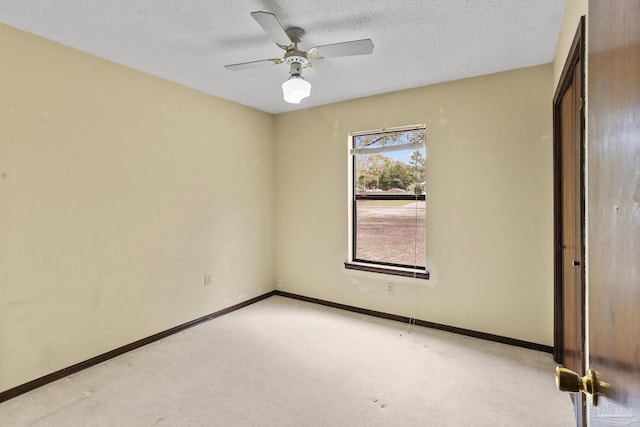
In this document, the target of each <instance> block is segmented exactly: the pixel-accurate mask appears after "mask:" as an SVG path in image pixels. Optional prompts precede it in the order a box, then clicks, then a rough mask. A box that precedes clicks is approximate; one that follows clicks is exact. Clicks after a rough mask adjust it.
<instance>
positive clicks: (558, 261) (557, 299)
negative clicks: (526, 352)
mask: <svg viewBox="0 0 640 427" xmlns="http://www.w3.org/2000/svg"><path fill="white" fill-rule="evenodd" d="M585 33H586V31H585V17H584V16H582V17H581V18H580V22H579V24H578V29H577V31H576V34H575V36H574V39H573V43H572V44H571V49H570V50H569V54H568V56H567V60H566V62H565V64H564V67H563V69H562V74H561V75H560V80H559V83H558V86H557V89H556V93H555V95H554V97H553V170H554V172H553V193H554V203H553V205H554V206H553V215H554V227H553V228H554V232H553V240H554V242H553V243H554V269H553V270H554V337H553V338H554V345H553V358H554V360H555V361H556V362H557V363H563V361H564V328H563V326H564V318H565V317H564V316H565V313H564V309H563V304H564V298H563V286H562V285H563V266H562V256H563V255H562V244H563V243H562V240H563V239H562V235H563V234H562V231H563V228H562V227H563V224H562V213H563V212H562V167H563V163H562V162H563V156H562V145H561V142H562V137H561V133H562V124H561V121H560V117H561V106H562V104H561V101H562V97H563V95H564V93H565V92H566V91H567V89H568V87H569V86H570V85H571V84H572V82H573V74H574V71H575V68H576V65H577V63H578V61H580V64H581V67H580V68H581V69H580V73H581V75H582V78H581V85H580V86H581V87H580V99H581V100H582V102H581V108H580V113H579V114H580V129H579V133H580V150H579V151H580V162H579V164H580V166H579V176H580V182H581V185H580V206H579V212H580V229H581V234H582V247H581V248H580V251H581V252H582V253H581V259H582V260H584V259H585V252H586V251H585V182H586V181H585V179H586V177H585V170H584V169H585V168H584V165H585V111H584V105H585V58H586V49H585ZM581 272H582V273H581V277H580V282H581V283H580V286H581V288H582V295H583V298H582V301H581V303H580V305H581V308H580V310H581V319H580V320H579V321H580V322H581V334H582V343H583V357H582V360H583V362H582V363H583V365H584V363H585V359H584V344H585V321H584V320H585V298H584V296H585V268H582V269H581ZM583 368H584V366H583Z"/></svg>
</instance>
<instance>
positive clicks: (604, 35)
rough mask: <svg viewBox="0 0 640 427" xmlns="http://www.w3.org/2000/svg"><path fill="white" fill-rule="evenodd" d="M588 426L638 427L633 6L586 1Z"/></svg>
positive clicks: (639, 252) (639, 181)
mask: <svg viewBox="0 0 640 427" xmlns="http://www.w3.org/2000/svg"><path fill="white" fill-rule="evenodd" d="M588 21H589V23H588V32H589V37H588V39H589V53H588V73H587V75H588V110H589V111H588V119H589V120H588V123H589V124H588V199H587V203H588V205H587V206H588V208H587V211H588V226H587V229H588V239H589V241H588V268H587V271H588V288H589V312H588V316H589V319H588V322H589V323H588V335H589V347H588V365H589V366H588V367H590V368H591V369H593V370H594V371H595V372H596V379H597V380H599V381H601V382H605V383H607V384H608V386H606V387H604V388H603V390H602V393H603V394H602V396H604V397H600V398H599V400H598V403H597V406H591V405H590V406H589V408H588V419H589V426H592V427H593V426H598V427H599V426H611V425H622V426H627V425H640V0H606V1H604V0H590V1H589V18H588Z"/></svg>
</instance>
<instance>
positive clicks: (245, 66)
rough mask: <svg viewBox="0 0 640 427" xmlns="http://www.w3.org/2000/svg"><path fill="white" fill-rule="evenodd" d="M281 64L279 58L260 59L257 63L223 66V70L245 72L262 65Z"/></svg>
mask: <svg viewBox="0 0 640 427" xmlns="http://www.w3.org/2000/svg"><path fill="white" fill-rule="evenodd" d="M281 63H282V59H281V58H272V59H261V60H259V61H251V62H241V63H239V64H230V65H225V66H224V68H226V69H227V70H231V71H240V70H246V69H248V68H257V67H262V66H264V65H277V64H281Z"/></svg>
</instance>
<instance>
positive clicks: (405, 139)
mask: <svg viewBox="0 0 640 427" xmlns="http://www.w3.org/2000/svg"><path fill="white" fill-rule="evenodd" d="M349 140H350V141H349V142H350V153H349V155H350V158H351V162H350V174H349V175H350V188H351V192H350V196H351V197H350V199H351V200H350V208H349V211H350V212H349V214H350V215H349V218H350V227H349V232H350V238H351V242H350V250H349V261H348V262H346V263H345V267H346V268H350V269H357V270H365V271H372V272H379V273H385V274H395V275H401V276H411V277H416V278H423V279H428V278H429V274H428V272H427V271H426V259H427V256H426V194H425V189H426V178H425V158H426V152H425V151H426V150H425V129H424V126H412V127H406V128H395V129H385V130H380V131H370V132H361V133H354V134H351V135H350V136H349Z"/></svg>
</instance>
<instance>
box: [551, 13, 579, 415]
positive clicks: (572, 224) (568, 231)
mask: <svg viewBox="0 0 640 427" xmlns="http://www.w3.org/2000/svg"><path fill="white" fill-rule="evenodd" d="M583 57H584V19H582V20H581V21H580V25H579V28H578V31H577V33H576V36H575V38H574V42H573V44H572V46H571V49H570V51H569V56H568V59H567V62H566V64H565V67H564V69H563V72H562V75H561V77H560V82H559V85H558V90H557V92H556V94H555V96H554V101H553V104H554V117H553V118H554V159H555V160H554V163H555V173H554V186H555V246H556V253H555V295H556V297H555V299H556V301H555V306H556V308H555V313H556V315H555V329H556V336H555V343H554V344H555V345H554V349H555V354H554V356H555V359H556V361H557V362H558V363H562V364H563V365H564V367H565V368H568V369H571V370H572V371H575V372H582V371H583V369H584V354H583V353H584V311H585V298H584V262H583V259H584V244H583V242H584V239H583V236H584V108H583V105H584V85H583V82H584V78H583V76H584V68H583V63H584V61H583ZM572 398H573V401H574V406H575V410H576V418H577V419H578V421H579V422H580V423H581V422H582V419H583V414H584V407H585V406H584V405H585V400H584V398H583V397H582V396H581V395H573V396H572Z"/></svg>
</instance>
